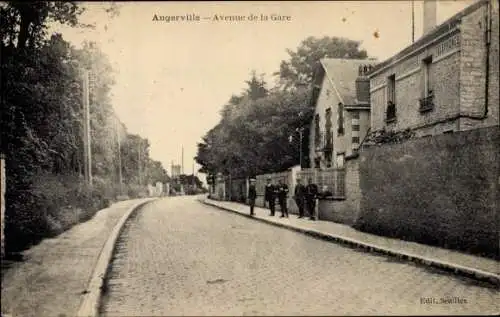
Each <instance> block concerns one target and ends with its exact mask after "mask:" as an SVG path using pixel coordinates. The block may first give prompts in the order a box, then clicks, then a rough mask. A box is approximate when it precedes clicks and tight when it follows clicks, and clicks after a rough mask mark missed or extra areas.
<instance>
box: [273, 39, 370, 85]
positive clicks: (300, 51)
mask: <svg viewBox="0 0 500 317" xmlns="http://www.w3.org/2000/svg"><path fill="white" fill-rule="evenodd" d="M360 45H361V42H358V41H352V40H349V39H346V38H338V37H328V36H324V37H322V38H315V37H312V36H310V37H308V38H306V39H305V40H303V41H302V42H301V43H300V45H299V47H298V48H297V50H296V51H292V50H290V49H288V50H287V52H288V54H289V55H290V58H289V60H286V61H281V64H280V70H279V72H276V73H274V75H276V76H278V77H279V80H280V87H281V88H283V89H287V90H288V89H290V88H299V87H308V86H309V84H310V83H311V82H312V79H313V76H314V71H315V69H316V67H317V65H318V62H319V60H320V59H322V58H352V59H363V58H366V57H367V56H368V55H367V53H366V51H365V50H360Z"/></svg>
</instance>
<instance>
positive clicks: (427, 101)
mask: <svg viewBox="0 0 500 317" xmlns="http://www.w3.org/2000/svg"><path fill="white" fill-rule="evenodd" d="M419 102H420V109H419V110H420V112H425V111H430V110H432V109H434V95H429V96H427V97H425V98H421V99H419Z"/></svg>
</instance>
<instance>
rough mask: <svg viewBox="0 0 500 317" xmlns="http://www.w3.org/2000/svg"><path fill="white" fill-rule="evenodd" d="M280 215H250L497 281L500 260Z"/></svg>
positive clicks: (238, 208)
mask: <svg viewBox="0 0 500 317" xmlns="http://www.w3.org/2000/svg"><path fill="white" fill-rule="evenodd" d="M202 202H203V203H205V204H207V205H211V206H214V207H218V208H221V209H224V210H227V211H232V212H235V213H238V214H241V215H244V216H247V217H250V215H249V214H250V209H249V206H247V205H244V204H240V203H234V202H227V201H217V200H212V199H207V198H204V199H202ZM279 215H280V213H279V212H276V216H275V217H270V216H269V210H268V209H264V208H259V207H255V216H254V217H251V218H254V219H255V220H259V221H263V222H266V223H269V224H272V225H275V226H280V227H284V228H288V229H291V230H295V231H299V232H302V233H305V234H308V235H312V236H315V237H318V238H322V239H325V240H331V241H335V242H339V243H344V244H348V245H351V246H355V247H357V248H363V249H368V250H370V251H376V252H381V253H384V254H387V255H391V256H397V257H399V258H403V259H407V260H410V261H414V262H417V263H421V264H425V265H430V266H434V267H438V268H441V269H445V270H448V271H452V272H455V273H458V274H461V275H466V276H469V277H472V278H475V279H479V280H483V281H487V282H489V283H493V284H495V285H500V263H499V262H498V261H495V260H493V259H487V258H482V257H478V256H474V255H469V254H465V253H461V252H458V251H453V250H447V249H442V248H439V247H433V246H428V245H424V244H419V243H415V242H409V241H404V240H399V239H393V238H387V237H382V236H377V235H373V234H369V233H365V232H361V231H357V230H355V229H353V228H351V227H349V226H347V225H342V224H338V223H334V222H330V221H321V220H316V221H311V220H308V218H303V219H297V216H296V215H290V217H289V218H280V217H279Z"/></svg>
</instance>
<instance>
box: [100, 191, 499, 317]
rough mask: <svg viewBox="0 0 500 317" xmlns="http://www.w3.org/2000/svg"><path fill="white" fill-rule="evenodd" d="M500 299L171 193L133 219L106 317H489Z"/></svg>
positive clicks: (466, 283) (480, 288) (104, 308)
mask: <svg viewBox="0 0 500 317" xmlns="http://www.w3.org/2000/svg"><path fill="white" fill-rule="evenodd" d="M292 217H293V216H292ZM304 221H307V220H304ZM443 300H444V301H446V302H442V301H443ZM499 302H500V297H499V293H498V291H497V290H495V289H494V288H491V287H486V285H480V284H477V283H476V282H474V281H472V280H468V279H465V278H459V277H456V276H453V275H450V274H448V273H440V272H439V271H436V270H431V269H430V268H425V267H418V266H415V265H413V264H411V263H407V262H398V261H394V260H393V259H390V258H387V257H385V256H377V255H373V254H372V253H366V252H360V251H356V250H353V249H351V248H348V247H344V246H341V245H338V244H335V243H332V242H326V241H322V240H317V239H314V238H312V237H308V236H306V235H303V234H300V233H297V232H293V231H289V230H286V229H283V228H278V227H274V226H271V225H268V224H265V223H262V222H259V221H255V220H251V219H248V218H246V217H241V216H238V215H235V214H232V213H229V212H226V211H222V210H219V209H216V208H213V207H209V206H206V205H203V204H201V203H200V202H198V201H196V199H195V198H194V197H173V198H164V199H161V200H159V201H157V202H154V203H150V204H148V205H147V206H145V207H144V208H142V209H141V210H140V211H139V212H138V213H136V215H135V216H134V217H133V218H131V219H130V220H129V221H128V223H127V225H126V226H125V228H124V230H123V232H122V235H121V237H120V240H119V245H118V247H117V252H116V255H115V258H114V260H113V262H112V267H111V270H110V275H109V281H108V282H107V288H106V293H105V296H104V298H103V300H102V305H101V314H102V315H103V316H166V315H219V316H220V315H240V316H242V315H353V314H357V315H374V314H377V315H382V314H420V315H427V314H432V315H434V314H454V315H457V314H492V313H494V312H498V304H497V303H499Z"/></svg>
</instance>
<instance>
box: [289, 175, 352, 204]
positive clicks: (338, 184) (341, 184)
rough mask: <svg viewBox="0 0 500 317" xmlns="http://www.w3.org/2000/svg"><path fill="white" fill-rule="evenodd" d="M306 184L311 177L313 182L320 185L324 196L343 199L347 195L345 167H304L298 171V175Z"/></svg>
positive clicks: (319, 187)
mask: <svg viewBox="0 0 500 317" xmlns="http://www.w3.org/2000/svg"><path fill="white" fill-rule="evenodd" d="M297 176H299V177H300V178H301V179H302V180H303V183H304V184H307V183H308V179H311V180H312V182H313V183H315V184H316V185H318V189H319V191H320V194H321V196H322V197H325V198H338V199H343V198H345V196H346V192H345V169H343V168H342V169H338V168H329V169H324V170H320V169H312V168H310V169H303V170H302V171H300V172H298V175H297Z"/></svg>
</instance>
